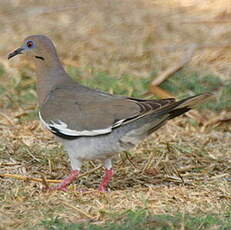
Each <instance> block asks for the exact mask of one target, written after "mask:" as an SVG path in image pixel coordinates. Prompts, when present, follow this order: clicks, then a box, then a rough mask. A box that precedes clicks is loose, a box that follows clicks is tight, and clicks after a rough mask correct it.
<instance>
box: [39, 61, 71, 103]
mask: <svg viewBox="0 0 231 230" xmlns="http://www.w3.org/2000/svg"><path fill="white" fill-rule="evenodd" d="M35 66H36V74H37V94H38V99H39V106H41V105H42V104H43V103H44V101H45V99H46V97H47V96H48V94H49V92H50V91H51V90H52V89H54V88H55V87H56V86H57V85H62V84H64V83H66V82H68V81H72V79H71V78H70V77H69V76H68V74H67V73H66V71H65V70H64V68H63V65H62V64H61V63H60V61H59V60H58V58H57V59H55V60H52V61H49V62H47V61H46V60H44V61H43V60H37V61H36V63H35Z"/></svg>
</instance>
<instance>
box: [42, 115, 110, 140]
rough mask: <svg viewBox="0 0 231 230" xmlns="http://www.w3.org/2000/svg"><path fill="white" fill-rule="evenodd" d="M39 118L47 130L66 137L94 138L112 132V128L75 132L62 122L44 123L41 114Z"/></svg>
mask: <svg viewBox="0 0 231 230" xmlns="http://www.w3.org/2000/svg"><path fill="white" fill-rule="evenodd" d="M39 118H40V120H41V122H42V124H43V125H44V126H45V127H46V128H47V129H49V130H51V131H52V128H55V129H57V130H58V131H59V132H60V133H62V134H64V135H68V136H96V135H99V134H105V133H109V132H111V130H112V127H109V128H106V129H97V130H82V131H77V130H73V129H69V128H68V127H67V124H66V123H64V122H63V121H60V120H59V121H58V123H55V122H54V121H51V122H50V123H46V122H45V121H44V120H43V118H42V116H41V113H40V112H39Z"/></svg>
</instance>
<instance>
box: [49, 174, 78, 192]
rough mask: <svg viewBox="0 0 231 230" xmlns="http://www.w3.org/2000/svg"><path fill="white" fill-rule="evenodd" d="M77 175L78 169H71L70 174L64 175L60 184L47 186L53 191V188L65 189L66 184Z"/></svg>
mask: <svg viewBox="0 0 231 230" xmlns="http://www.w3.org/2000/svg"><path fill="white" fill-rule="evenodd" d="M78 175H79V170H72V171H71V173H70V175H69V176H68V177H66V178H65V179H64V180H63V181H62V182H61V183H60V184H58V185H57V186H55V187H52V188H48V190H49V191H55V190H59V191H64V192H66V191H67V186H68V185H69V184H71V183H72V182H73V181H74V180H75V179H76V177H77V176H78Z"/></svg>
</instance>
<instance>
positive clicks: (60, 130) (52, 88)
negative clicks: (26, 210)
mask: <svg viewBox="0 0 231 230" xmlns="http://www.w3.org/2000/svg"><path fill="white" fill-rule="evenodd" d="M19 53H23V54H25V55H27V56H29V57H30V59H31V60H32V61H33V62H34V63H35V66H36V73H37V91H38V97H39V105H40V119H41V121H42V122H43V124H44V125H45V126H46V127H47V128H48V129H49V130H50V131H51V132H52V133H53V134H54V135H56V136H57V139H58V140H59V141H60V142H62V143H63V145H64V147H65V149H66V151H67V152H68V154H69V157H70V160H71V166H72V169H73V170H80V167H81V163H82V161H83V160H94V159H101V160H104V161H105V167H106V168H107V169H110V168H111V160H110V159H111V157H112V156H113V155H114V154H116V153H119V152H121V151H124V150H128V149H130V148H133V147H134V146H135V145H137V144H138V143H139V142H140V141H142V140H143V139H144V138H145V137H146V136H148V135H150V134H151V133H152V132H154V131H155V130H157V129H158V128H160V127H161V126H162V125H164V124H165V123H166V122H167V121H168V120H169V119H172V118H174V117H176V116H179V115H181V114H183V113H185V112H187V111H188V110H190V109H191V108H193V107H194V106H196V105H198V104H200V103H202V102H204V101H205V100H207V99H208V98H209V97H210V96H211V95H212V94H211V93H204V94H200V95H196V96H194V97H190V98H186V99H184V100H181V101H178V102H176V101H175V99H173V98H169V99H161V100H143V99H136V98H130V97H124V96H116V95H111V94H108V93H105V92H101V91H99V90H95V89H91V88H88V87H85V86H82V85H80V84H79V83H77V82H74V81H73V80H72V79H71V78H70V77H69V76H68V75H67V73H66V72H65V70H64V68H63V66H62V64H61V62H60V60H59V58H58V56H57V53H56V49H55V47H54V45H53V43H52V42H51V40H50V39H49V38H47V37H46V36H44V35H33V36H29V37H27V38H26V39H25V41H24V43H23V46H22V47H20V48H19V49H17V50H16V51H14V52H13V53H11V54H9V58H11V57H13V56H15V55H17V54H19Z"/></svg>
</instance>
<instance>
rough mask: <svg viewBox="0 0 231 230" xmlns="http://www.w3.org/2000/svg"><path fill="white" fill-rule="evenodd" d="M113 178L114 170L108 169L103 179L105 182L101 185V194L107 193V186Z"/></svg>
mask: <svg viewBox="0 0 231 230" xmlns="http://www.w3.org/2000/svg"><path fill="white" fill-rule="evenodd" d="M112 176H113V170H112V169H106V170H105V174H104V177H103V181H102V182H101V184H100V186H99V191H100V192H106V189H107V185H108V184H109V182H110V180H111V178H112Z"/></svg>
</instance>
